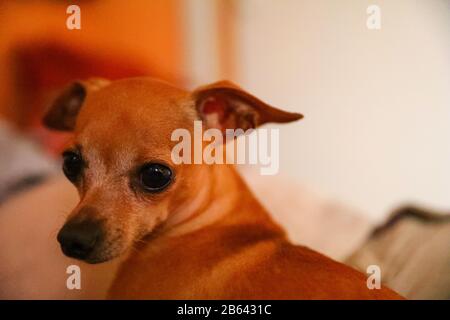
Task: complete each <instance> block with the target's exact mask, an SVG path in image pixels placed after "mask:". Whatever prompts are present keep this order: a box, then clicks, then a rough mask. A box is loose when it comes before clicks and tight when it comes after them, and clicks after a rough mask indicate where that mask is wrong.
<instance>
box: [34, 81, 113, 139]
mask: <svg viewBox="0 0 450 320" xmlns="http://www.w3.org/2000/svg"><path fill="white" fill-rule="evenodd" d="M109 83H110V81H109V80H106V79H102V78H92V79H88V80H85V81H75V82H73V83H72V84H70V85H69V86H67V87H66V88H65V89H63V91H62V92H61V93H60V94H59V95H58V96H57V97H56V99H55V100H54V101H53V103H52V104H51V105H50V107H49V108H48V109H47V112H46V113H45V115H44V118H43V120H42V121H43V123H44V125H45V126H46V127H48V128H50V129H55V130H60V131H72V130H73V129H74V127H75V122H76V118H77V115H78V112H79V111H80V109H81V106H82V105H83V103H84V100H85V99H86V96H87V95H88V94H89V93H90V92H93V91H96V90H98V89H100V88H103V87H105V86H107V85H108V84H109Z"/></svg>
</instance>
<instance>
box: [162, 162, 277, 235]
mask: <svg viewBox="0 0 450 320" xmlns="http://www.w3.org/2000/svg"><path fill="white" fill-rule="evenodd" d="M196 179H197V180H198V181H199V182H200V183H197V184H195V188H196V190H193V192H192V194H194V195H195V197H193V198H192V199H189V201H186V202H187V203H182V204H181V205H179V206H178V208H176V209H175V210H174V212H173V213H172V214H171V215H170V217H169V218H168V220H167V222H166V224H165V225H164V227H163V230H161V231H162V232H161V233H160V235H164V236H171V237H172V236H180V235H183V234H186V233H190V232H194V231H196V230H199V229H202V228H205V227H207V226H209V225H213V224H218V223H222V224H239V223H250V222H253V223H255V222H256V221H261V220H264V221H266V222H272V221H271V218H270V217H269V216H268V214H267V213H266V212H265V210H264V209H263V208H262V207H261V205H260V204H259V202H258V201H257V200H256V199H255V198H254V196H253V195H252V193H251V192H250V190H249V189H248V187H247V186H246V184H245V183H244V181H243V180H242V178H241V177H240V176H239V174H238V173H237V172H236V170H235V169H234V167H233V166H231V165H204V166H202V167H201V168H199V170H198V175H197V176H196ZM218 181H220V183H218ZM244 202H245V205H246V206H248V207H251V208H252V209H253V210H242V208H240V209H237V206H240V207H242V205H243V203H244ZM236 211H238V212H236Z"/></svg>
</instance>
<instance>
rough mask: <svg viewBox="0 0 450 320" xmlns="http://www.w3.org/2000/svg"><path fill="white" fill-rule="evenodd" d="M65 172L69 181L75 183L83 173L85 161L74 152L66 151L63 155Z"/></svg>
mask: <svg viewBox="0 0 450 320" xmlns="http://www.w3.org/2000/svg"><path fill="white" fill-rule="evenodd" d="M63 161H64V162H63V172H64V174H65V175H66V177H67V179H69V180H70V181H72V182H75V181H76V180H77V178H78V176H79V175H80V173H81V169H82V168H83V160H82V159H81V156H80V155H79V154H77V153H75V152H72V151H66V152H64V153H63Z"/></svg>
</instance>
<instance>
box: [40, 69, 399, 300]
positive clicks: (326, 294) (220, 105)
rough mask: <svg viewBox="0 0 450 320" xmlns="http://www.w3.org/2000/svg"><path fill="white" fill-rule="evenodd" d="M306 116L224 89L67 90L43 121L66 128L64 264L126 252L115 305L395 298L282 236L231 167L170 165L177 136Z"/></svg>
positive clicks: (121, 86) (98, 84)
mask: <svg viewBox="0 0 450 320" xmlns="http://www.w3.org/2000/svg"><path fill="white" fill-rule="evenodd" d="M301 118H302V115H300V114H297V113H291V112H286V111H282V110H280V109H277V108H274V107H272V106H269V105H268V104H266V103H264V102H263V101H261V100H260V99H258V98H256V97H255V96H253V95H251V94H250V93H248V92H246V91H244V90H243V89H241V88H240V87H238V86H236V85H235V84H233V83H231V82H228V81H220V82H216V83H213V84H210V85H206V86H203V87H200V88H198V89H196V90H194V91H193V92H189V91H185V90H182V89H179V88H176V87H174V86H172V85H170V84H167V83H165V82H163V81H159V80H155V79H151V78H145V77H142V78H131V79H122V80H116V81H108V80H105V79H90V80H87V81H77V82H75V83H73V84H72V85H70V86H69V87H67V88H66V89H65V90H64V91H63V92H62V93H61V94H60V95H59V96H58V97H57V98H56V99H55V101H54V103H53V104H52V105H51V106H50V108H49V109H48V111H47V113H46V114H45V116H44V119H43V121H44V124H45V125H46V126H47V127H49V128H51V129H55V130H62V131H71V132H73V138H72V139H71V140H70V141H69V143H68V144H67V147H66V149H65V151H64V152H63V171H64V173H65V175H66V177H67V178H68V179H69V180H70V181H71V182H72V183H73V184H74V185H75V186H76V188H77V190H78V193H79V196H80V202H79V203H78V205H77V206H76V207H75V209H74V210H73V211H72V212H71V213H70V214H69V216H68V218H67V221H66V222H65V224H64V226H63V227H62V228H61V230H60V231H59V233H58V236H57V240H58V241H59V243H60V245H61V249H62V251H63V253H64V254H65V255H67V256H70V257H73V258H77V259H80V260H83V261H85V262H88V263H101V262H104V261H108V260H112V259H114V258H117V257H119V256H122V257H123V256H124V255H126V256H127V257H126V259H125V261H124V262H123V263H122V264H121V266H120V268H119V270H118V272H117V275H116V278H115V280H114V281H113V284H112V286H111V288H110V289H109V294H108V298H111V299H401V296H399V295H398V294H397V293H395V292H394V291H392V290H390V289H389V288H386V287H384V286H383V287H382V288H381V289H379V290H370V289H368V287H367V284H366V277H365V276H364V275H363V274H362V273H360V272H358V271H356V270H354V269H352V268H350V267H348V266H345V265H343V264H341V263H338V262H335V261H333V260H331V259H329V258H327V257H325V256H323V255H321V254H319V253H317V252H314V251H312V250H310V249H308V248H306V247H302V246H295V245H293V244H291V243H290V242H289V241H288V239H287V237H286V235H285V232H284V231H283V230H282V229H281V228H280V227H279V226H278V225H277V224H276V223H275V222H274V221H273V220H272V219H271V217H270V215H269V214H268V213H267V212H266V210H265V209H264V208H263V207H262V205H260V203H259V202H258V201H257V200H256V198H255V197H254V196H253V195H252V193H251V192H250V190H249V189H248V187H247V186H246V185H245V184H244V182H243V181H242V180H241V178H240V176H239V175H238V174H237V172H236V171H235V169H234V167H233V166H232V165H229V164H223V165H220V164H213V165H211V164H205V163H201V164H192V163H182V164H174V163H173V161H172V159H171V150H172V149H173V147H174V145H175V142H174V141H172V139H171V134H172V132H174V130H176V129H179V128H185V129H186V130H189V131H190V132H192V130H193V129H192V123H193V122H194V121H197V120H201V121H203V126H204V127H205V128H215V129H218V130H220V132H222V133H223V134H224V135H225V134H226V129H239V128H240V129H243V130H247V129H249V128H257V127H258V126H260V125H262V124H265V123H269V122H272V123H287V122H291V121H296V120H299V119H301Z"/></svg>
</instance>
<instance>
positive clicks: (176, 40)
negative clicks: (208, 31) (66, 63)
mask: <svg viewBox="0 0 450 320" xmlns="http://www.w3.org/2000/svg"><path fill="white" fill-rule="evenodd" d="M71 3H73V2H71ZM71 3H69V2H62V1H58V2H56V1H52V2H50V1H20V2H19V1H14V2H13V1H8V2H2V3H0V115H3V116H6V117H8V116H11V115H13V114H14V110H12V109H11V108H12V107H11V106H12V105H14V101H13V98H14V97H12V92H13V88H12V83H11V77H12V70H11V69H10V68H9V66H10V64H11V63H10V61H11V60H10V55H9V54H10V50H11V49H12V48H14V47H15V46H17V45H18V44H23V43H26V42H27V41H40V40H42V41H47V40H52V41H57V42H61V43H62V44H65V45H68V46H71V47H74V48H76V49H77V50H84V49H88V50H89V49H90V50H96V51H98V52H99V53H101V54H102V55H106V56H107V55H108V54H110V53H111V54H112V53H114V54H115V55H119V56H123V57H124V58H126V59H128V58H129V59H130V60H132V61H134V62H137V63H139V64H141V65H143V66H144V69H145V66H148V69H149V70H151V71H152V74H153V75H156V76H159V77H162V78H165V79H167V80H169V81H175V82H179V81H180V79H183V78H184V75H183V74H182V68H181V66H182V61H181V60H182V56H181V52H182V48H181V45H180V43H181V41H180V40H181V39H180V38H181V33H180V25H181V23H180V8H179V6H180V2H179V0H152V1H148V0H133V1H122V0H105V1H76V3H77V4H78V5H79V6H80V8H81V30H68V29H67V28H66V19H67V17H68V14H66V8H67V6H68V5H69V4H71ZM155 72H156V74H155Z"/></svg>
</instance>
